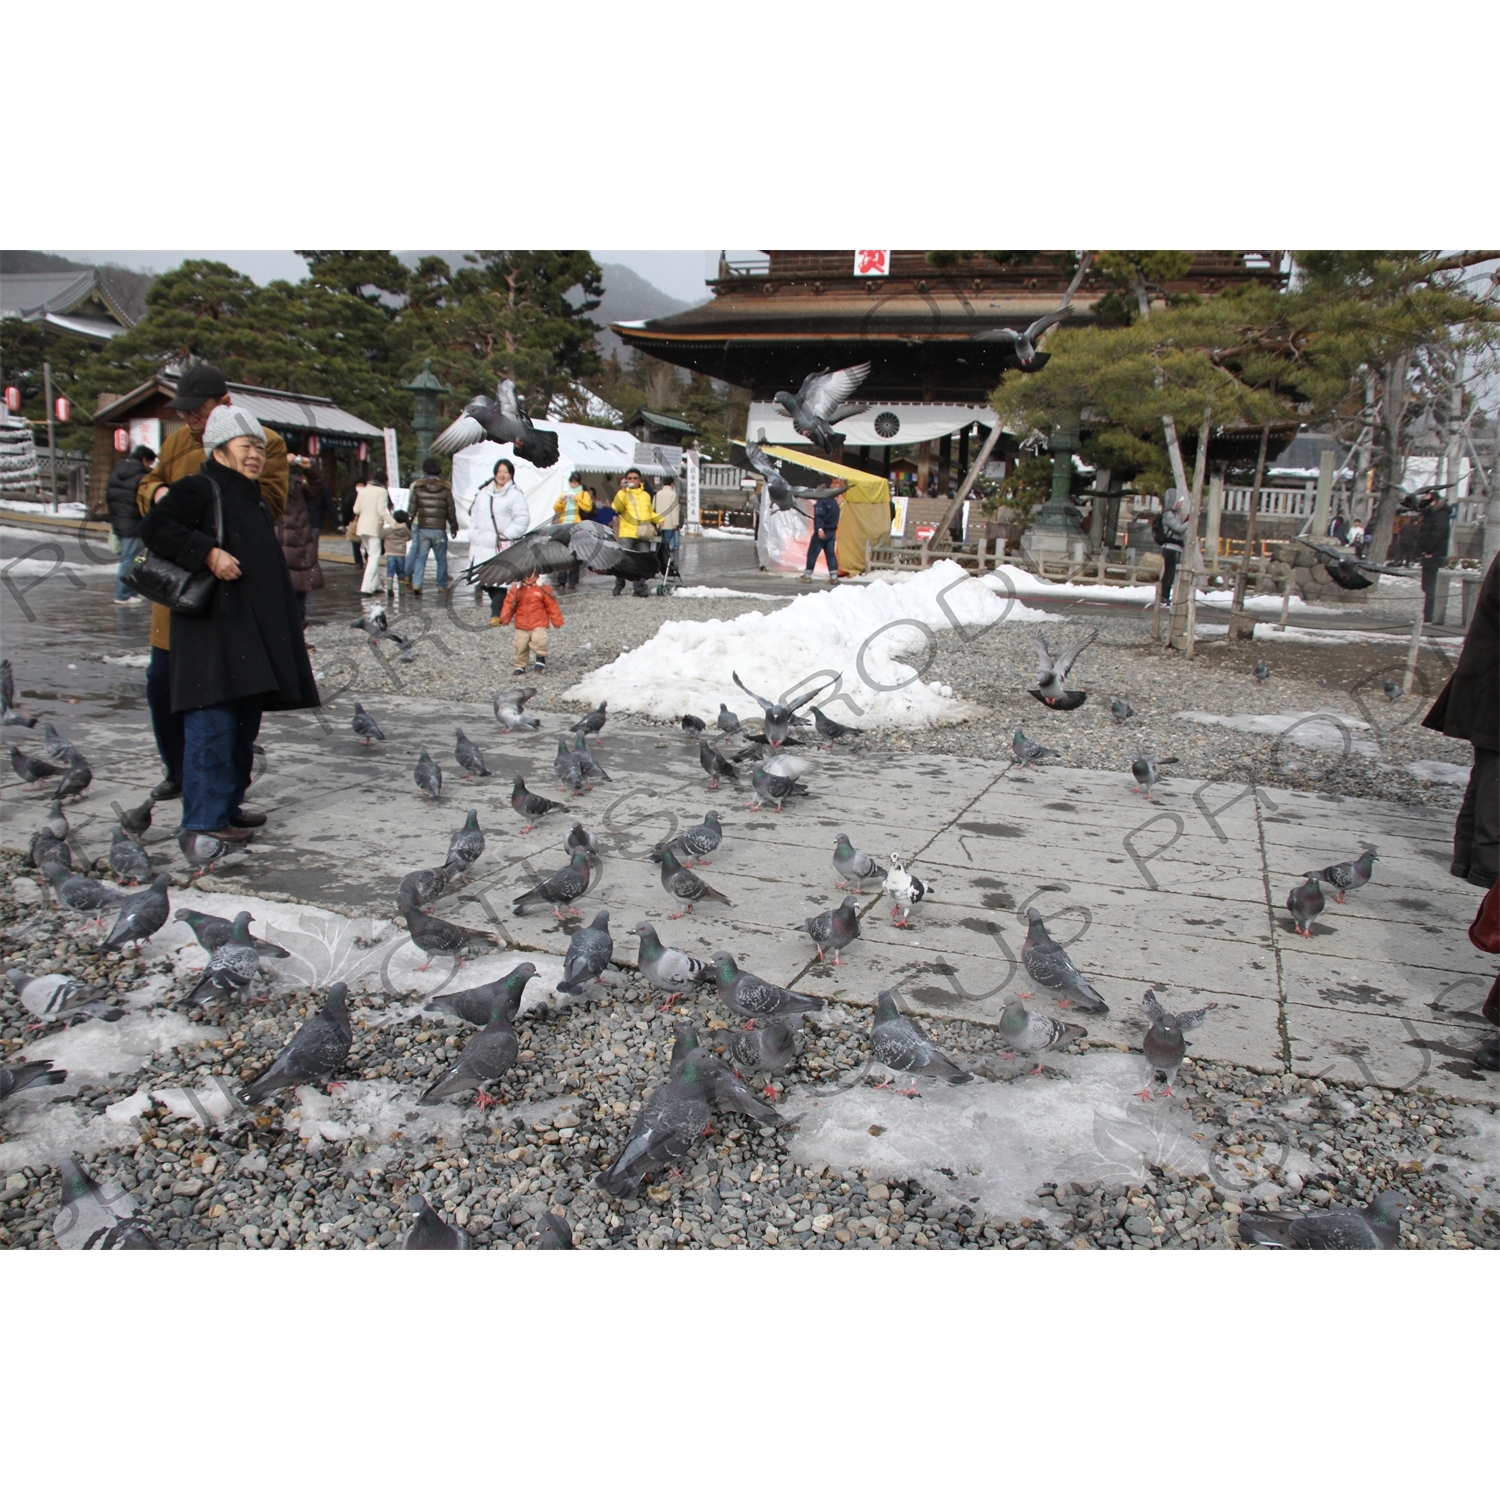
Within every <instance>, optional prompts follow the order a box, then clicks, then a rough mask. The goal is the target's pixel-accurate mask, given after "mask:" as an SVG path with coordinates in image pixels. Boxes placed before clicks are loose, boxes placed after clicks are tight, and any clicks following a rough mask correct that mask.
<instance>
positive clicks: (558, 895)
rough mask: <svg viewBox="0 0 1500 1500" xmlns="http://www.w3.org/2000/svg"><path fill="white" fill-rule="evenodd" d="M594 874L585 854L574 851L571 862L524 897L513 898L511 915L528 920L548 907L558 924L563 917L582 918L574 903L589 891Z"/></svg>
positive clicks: (539, 882)
mask: <svg viewBox="0 0 1500 1500" xmlns="http://www.w3.org/2000/svg"><path fill="white" fill-rule="evenodd" d="M593 873H594V870H593V862H592V861H591V860H590V859H589V856H588V851H587V850H586V849H575V850H574V851H573V857H572V859H570V860H569V861H568V863H567V864H566V865H564V866H563V868H562V869H560V870H555V871H553V873H552V874H551V875H548V876H547V877H546V879H545V880H540V881H538V882H537V884H536V885H534V886H533V887H532V888H531V889H530V890H529V891H527V892H526V893H525V894H524V895H520V896H517V897H516V900H515V905H514V906H512V907H511V913H512V915H514V916H517V917H528V916H530V915H531V914H532V913H533V912H537V911H545V910H546V909H547V907H549V906H550V907H551V908H552V915H553V916H554V917H556V918H557V920H558V921H559V922H561V921H562V920H563V918H564V917H565V916H574V917H577V916H581V915H582V913H581V912H580V911H579V910H578V908H577V907H576V906H574V905H573V902H575V901H576V900H577V899H578V898H579V897H580V896H581V895H583V893H584V892H585V891H586V890H588V888H589V881H590V880H591V879H592V878H593ZM564 906H566V907H567V911H566V912H564V911H563V910H562V908H563V907H564Z"/></svg>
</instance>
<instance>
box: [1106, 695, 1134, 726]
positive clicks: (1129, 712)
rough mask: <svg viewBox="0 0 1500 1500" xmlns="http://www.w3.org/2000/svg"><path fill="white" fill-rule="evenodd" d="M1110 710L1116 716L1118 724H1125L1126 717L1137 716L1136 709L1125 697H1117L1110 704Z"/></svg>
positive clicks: (1115, 719)
mask: <svg viewBox="0 0 1500 1500" xmlns="http://www.w3.org/2000/svg"><path fill="white" fill-rule="evenodd" d="M1109 711H1110V713H1111V714H1112V715H1113V716H1114V721H1115V723H1116V724H1123V723H1124V722H1125V721H1126V719H1133V718H1134V717H1135V710H1134V709H1133V708H1132V707H1131V706H1130V705H1129V704H1128V703H1127V702H1126V701H1125V700H1124V699H1123V698H1116V699H1115V700H1114V701H1113V702H1112V703H1111V704H1110V705H1109Z"/></svg>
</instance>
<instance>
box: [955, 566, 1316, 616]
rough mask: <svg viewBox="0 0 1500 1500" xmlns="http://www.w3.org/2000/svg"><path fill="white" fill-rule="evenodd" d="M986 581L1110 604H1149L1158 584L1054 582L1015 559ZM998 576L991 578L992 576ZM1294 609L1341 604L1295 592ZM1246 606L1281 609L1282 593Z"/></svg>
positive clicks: (1220, 602)
mask: <svg viewBox="0 0 1500 1500" xmlns="http://www.w3.org/2000/svg"><path fill="white" fill-rule="evenodd" d="M984 577H985V582H986V583H987V584H988V585H989V587H991V588H993V589H995V590H997V591H998V592H1000V593H1004V592H1006V588H1005V585H1004V584H1003V583H1001V582H999V580H1000V579H1001V578H1005V579H1008V580H1009V581H1010V586H1011V588H1013V589H1014V590H1015V592H1016V593H1017V594H1020V595H1030V596H1031V597H1032V598H1036V597H1041V598H1044V599H1058V600H1062V599H1102V600H1104V601H1106V602H1107V603H1110V604H1150V603H1152V602H1153V601H1154V600H1155V598H1156V585H1155V584H1154V583H1130V584H1115V583H1054V582H1053V581H1052V580H1050V579H1046V578H1039V577H1038V576H1037V575H1036V574H1035V573H1028V572H1027V571H1026V569H1025V568H1018V567H1016V565H1015V564H1014V563H1002V564H1001V565H1000V566H999V567H998V568H996V569H995V570H994V571H993V572H992V573H986V574H985V575H984ZM992 579H993V580H995V582H991V581H990V580H992ZM1233 599H1234V592H1233V590H1231V589H1199V590H1198V603H1199V604H1208V605H1216V606H1219V607H1221V608H1228V606H1229V605H1230V603H1231V602H1232V601H1233ZM1289 602H1290V606H1291V612H1292V613H1293V614H1296V613H1297V612H1298V611H1299V610H1315V611H1318V612H1321V613H1327V614H1337V613H1338V612H1339V606H1338V605H1336V604H1309V603H1308V602H1307V601H1306V600H1305V599H1302V598H1299V597H1298V596H1297V595H1296V594H1293V595H1292V597H1291V600H1290V601H1289ZM1245 608H1246V609H1248V610H1255V611H1264V612H1266V613H1272V612H1275V613H1279V612H1280V610H1281V595H1280V594H1247V595H1246V596H1245Z"/></svg>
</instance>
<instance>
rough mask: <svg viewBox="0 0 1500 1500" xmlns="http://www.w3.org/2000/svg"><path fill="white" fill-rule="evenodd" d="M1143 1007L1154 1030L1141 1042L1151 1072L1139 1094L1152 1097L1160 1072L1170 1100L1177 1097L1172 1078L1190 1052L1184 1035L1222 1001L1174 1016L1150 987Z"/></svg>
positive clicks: (1213, 1001)
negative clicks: (1153, 1085)
mask: <svg viewBox="0 0 1500 1500" xmlns="http://www.w3.org/2000/svg"><path fill="white" fill-rule="evenodd" d="M1141 1009H1142V1010H1143V1011H1145V1012H1146V1014H1147V1015H1148V1016H1150V1018H1151V1029H1150V1030H1149V1031H1148V1032H1147V1033H1146V1039H1145V1041H1144V1042H1142V1043H1141V1050H1142V1051H1143V1052H1144V1053H1145V1054H1146V1065H1147V1067H1148V1069H1149V1070H1150V1071H1149V1072H1148V1073H1147V1074H1146V1086H1145V1088H1143V1089H1139V1090H1137V1097H1138V1098H1141V1099H1149V1098H1150V1097H1151V1084H1152V1081H1153V1080H1154V1079H1155V1077H1156V1075H1157V1074H1158V1073H1159V1074H1161V1076H1162V1077H1163V1078H1164V1079H1165V1080H1166V1081H1165V1082H1164V1083H1163V1084H1162V1089H1161V1093H1162V1096H1163V1097H1164V1098H1168V1099H1170V1098H1173V1097H1175V1096H1174V1095H1173V1093H1172V1080H1173V1079H1174V1078H1175V1077H1176V1076H1177V1070H1178V1068H1180V1067H1181V1066H1182V1059H1183V1058H1184V1057H1185V1056H1186V1054H1187V1042H1186V1040H1185V1039H1184V1038H1183V1032H1185V1031H1191V1030H1192V1029H1193V1027H1195V1026H1201V1025H1202V1024H1203V1018H1204V1016H1206V1015H1207V1014H1208V1013H1209V1011H1211V1010H1217V1009H1218V1001H1216V1000H1211V1001H1209V1003H1208V1004H1207V1005H1205V1006H1203V1007H1202V1008H1201V1009H1199V1010H1185V1011H1183V1013H1182V1014H1181V1015H1179V1016H1174V1015H1171V1014H1170V1013H1169V1012H1167V1011H1164V1010H1163V1009H1162V1008H1161V1005H1160V1003H1159V1002H1158V1000H1157V998H1156V995H1155V992H1154V991H1152V990H1147V991H1146V994H1145V998H1144V999H1142V1001H1141Z"/></svg>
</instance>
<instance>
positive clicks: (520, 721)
mask: <svg viewBox="0 0 1500 1500" xmlns="http://www.w3.org/2000/svg"><path fill="white" fill-rule="evenodd" d="M536 692H537V690H536V689H535V688H512V689H511V690H510V691H509V692H503V693H491V694H490V702H491V703H492V704H493V705H494V709H495V722H496V723H497V724H498V725H499V726H500V732H501V734H509V733H510V732H511V730H512V729H540V728H541V727H542V721H541V720H540V719H538V718H535V717H534V716H533V715H531V714H527V713H523V712H522V711H521V710H522V706H523V705H524V704H525V703H526V701H527V699H529V698H534V697H536Z"/></svg>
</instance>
